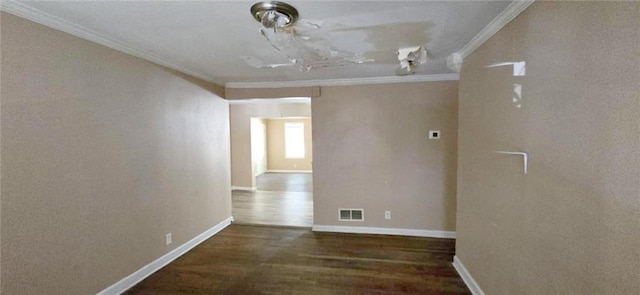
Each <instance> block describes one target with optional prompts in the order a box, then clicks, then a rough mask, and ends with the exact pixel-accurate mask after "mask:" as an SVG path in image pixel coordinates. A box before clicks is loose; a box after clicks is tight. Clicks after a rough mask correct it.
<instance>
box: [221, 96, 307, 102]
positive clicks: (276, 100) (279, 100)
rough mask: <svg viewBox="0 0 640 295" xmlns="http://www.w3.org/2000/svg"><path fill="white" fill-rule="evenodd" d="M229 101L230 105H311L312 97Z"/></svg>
mask: <svg viewBox="0 0 640 295" xmlns="http://www.w3.org/2000/svg"><path fill="white" fill-rule="evenodd" d="M227 101H228V102H229V104H274V103H304V104H311V97H284V98H251V99H227Z"/></svg>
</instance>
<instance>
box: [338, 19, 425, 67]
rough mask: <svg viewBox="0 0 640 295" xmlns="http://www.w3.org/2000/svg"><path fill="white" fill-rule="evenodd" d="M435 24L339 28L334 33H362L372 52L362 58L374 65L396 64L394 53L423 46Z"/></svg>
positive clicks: (407, 23)
mask: <svg viewBox="0 0 640 295" xmlns="http://www.w3.org/2000/svg"><path fill="white" fill-rule="evenodd" d="M434 27H435V24H434V23H433V22H430V21H424V22H406V23H391V24H383V25H376V26H367V27H352V28H339V29H335V30H334V31H335V32H363V33H365V34H366V37H365V39H364V41H365V42H367V43H369V44H370V45H372V47H373V48H374V49H373V50H370V51H367V52H365V53H364V57H366V58H368V59H373V60H375V62H376V63H384V64H395V63H397V62H398V59H397V56H396V52H397V51H398V49H399V48H404V47H411V46H423V47H425V48H427V46H426V45H427V44H428V43H429V41H430V40H431V33H430V31H431V30H432V29H433V28H434ZM427 50H428V48H427Z"/></svg>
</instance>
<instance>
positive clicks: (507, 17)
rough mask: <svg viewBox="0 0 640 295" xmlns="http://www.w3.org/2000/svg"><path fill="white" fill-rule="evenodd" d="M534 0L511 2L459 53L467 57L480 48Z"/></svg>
mask: <svg viewBox="0 0 640 295" xmlns="http://www.w3.org/2000/svg"><path fill="white" fill-rule="evenodd" d="M533 2H534V0H516V1H513V2H511V3H510V4H509V5H508V6H507V7H506V8H505V9H504V10H503V11H502V12H500V14H498V15H497V16H496V17H495V18H494V19H493V20H492V21H491V22H489V24H487V26H485V27H484V29H482V31H480V32H479V33H478V34H476V35H475V36H474V37H473V38H472V39H471V41H469V42H468V43H467V44H465V45H464V46H463V47H462V48H461V49H460V50H458V53H459V54H460V55H461V56H462V58H463V59H464V58H466V57H467V56H469V54H471V53H472V52H473V51H475V50H476V49H478V47H480V45H482V44H484V42H487V40H489V38H491V37H492V36H493V35H495V34H496V33H497V32H498V31H499V30H500V29H502V27H504V26H505V25H506V24H508V23H509V22H510V21H512V20H513V19H514V18H516V16H518V15H519V14H520V13H521V12H523V11H524V10H525V9H526V8H527V7H529V5H531V4H533Z"/></svg>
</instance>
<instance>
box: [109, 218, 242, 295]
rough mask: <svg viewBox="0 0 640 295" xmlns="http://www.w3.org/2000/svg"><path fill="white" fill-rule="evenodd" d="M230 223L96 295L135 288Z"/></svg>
mask: <svg viewBox="0 0 640 295" xmlns="http://www.w3.org/2000/svg"><path fill="white" fill-rule="evenodd" d="M232 221H233V217H229V218H227V219H225V220H223V221H222V222H220V223H218V224H216V225H215V226H214V227H212V228H210V229H208V230H206V231H205V232H203V233H201V234H200V235H198V236H197V237H195V238H193V239H191V240H190V241H188V242H186V243H184V244H182V245H180V246H178V247H177V248H175V249H173V250H172V251H171V252H169V253H167V254H165V255H163V256H162V257H160V258H158V259H156V260H154V261H153V262H151V263H149V264H147V265H145V266H144V267H142V268H141V269H139V270H137V271H136V272H134V273H132V274H130V275H129V276H128V277H126V278H124V279H122V280H120V281H118V282H117V283H115V284H113V285H111V286H109V287H107V288H106V289H104V290H102V291H100V292H99V293H98V294H97V295H116V294H122V293H123V292H125V291H127V290H128V289H129V288H131V287H133V286H135V285H136V284H137V283H139V282H141V281H142V280H144V279H145V278H146V277H148V276H150V275H151V274H153V273H154V272H156V271H158V270H160V269H161V268H163V267H164V266H165V265H167V264H169V263H171V261H173V260H175V259H176V258H178V257H180V256H182V255H183V254H185V253H187V252H188V251H189V250H191V249H193V248H194V247H195V246H197V245H198V244H200V243H202V242H204V241H205V240H207V239H208V238H210V237H211V236H213V235H215V234H217V233H218V232H220V231H221V230H223V229H224V228H225V227H227V226H229V225H230V224H231V222H232Z"/></svg>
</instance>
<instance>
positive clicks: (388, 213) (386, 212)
mask: <svg viewBox="0 0 640 295" xmlns="http://www.w3.org/2000/svg"><path fill="white" fill-rule="evenodd" d="M384 219H391V211H384Z"/></svg>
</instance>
